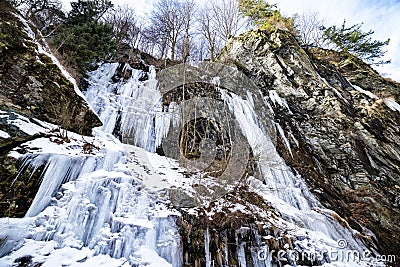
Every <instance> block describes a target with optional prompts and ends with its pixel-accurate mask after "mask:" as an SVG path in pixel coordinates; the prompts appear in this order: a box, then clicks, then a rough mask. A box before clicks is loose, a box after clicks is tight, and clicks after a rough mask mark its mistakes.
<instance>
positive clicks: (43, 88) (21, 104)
mask: <svg viewBox="0 0 400 267" xmlns="http://www.w3.org/2000/svg"><path fill="white" fill-rule="evenodd" d="M4 2H5V1H2V3H1V5H0V16H1V25H0V26H1V28H0V57H1V59H2V60H1V63H0V79H1V84H0V99H1V102H0V103H1V104H0V108H1V110H3V111H7V112H8V111H13V112H17V113H20V114H23V115H25V116H27V117H29V118H36V119H40V120H43V121H46V122H50V123H53V124H56V125H60V126H61V127H63V128H65V129H67V130H70V131H74V132H77V133H81V134H84V135H91V129H92V128H93V127H96V126H99V125H101V123H100V121H99V119H98V118H97V116H96V115H95V114H94V112H92V110H90V108H89V106H88V105H87V103H86V102H85V101H84V99H83V98H82V97H81V96H79V92H78V90H77V88H74V84H73V83H72V82H71V80H70V79H69V77H66V76H65V74H66V73H65V72H64V73H63V71H62V70H61V69H60V68H59V66H57V62H56V59H55V58H54V57H53V56H52V55H51V54H49V53H47V52H46V51H45V49H46V44H44V43H42V44H39V43H38V41H37V40H36V39H38V40H39V41H40V42H42V40H40V38H41V37H40V36H39V34H35V33H34V32H33V31H32V30H31V29H30V28H29V26H28V25H27V24H26V22H25V21H24V20H23V19H22V18H21V17H19V16H18V15H17V13H16V11H15V10H12V8H11V7H10V6H9V5H8V4H7V2H6V3H4ZM75 86H76V85H75Z"/></svg>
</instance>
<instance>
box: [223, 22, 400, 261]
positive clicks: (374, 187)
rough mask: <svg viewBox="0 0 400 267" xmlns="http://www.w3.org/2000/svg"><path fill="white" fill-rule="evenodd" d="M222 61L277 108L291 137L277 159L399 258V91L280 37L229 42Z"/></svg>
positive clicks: (353, 61) (361, 66)
mask: <svg viewBox="0 0 400 267" xmlns="http://www.w3.org/2000/svg"><path fill="white" fill-rule="evenodd" d="M219 61H220V62H226V63H230V64H234V65H236V66H237V68H238V69H240V70H241V71H243V72H244V73H245V74H246V75H247V76H249V77H250V78H252V79H253V80H254V81H255V82H256V84H257V85H258V86H259V87H260V89H261V90H262V92H263V94H264V95H265V96H266V97H269V99H271V100H272V102H274V105H272V108H273V110H274V120H275V122H276V123H278V124H279V125H280V127H281V128H282V129H283V130H284V134H285V136H286V137H288V143H285V142H284V141H285V140H284V138H282V136H280V137H279V136H278V150H279V153H280V155H281V156H282V157H283V158H284V159H285V161H286V162H287V164H289V165H290V166H291V168H292V169H293V170H294V171H295V172H297V173H299V174H301V175H302V176H303V177H304V178H305V179H306V181H307V183H308V185H309V186H310V187H311V188H312V191H313V192H314V194H315V195H316V196H318V198H319V200H320V201H321V202H322V203H323V204H324V205H325V206H326V207H328V208H329V209H332V210H334V211H336V212H337V213H338V214H339V215H340V216H342V217H343V218H345V219H346V220H347V221H348V222H349V223H350V225H351V227H352V228H354V229H357V230H359V231H360V232H362V231H365V229H366V228H367V229H369V230H371V231H372V232H373V233H374V234H375V239H376V242H377V244H378V246H379V250H380V252H381V253H383V254H391V255H397V256H399V255H400V254H399V249H398V248H399V247H400V226H399V224H398V222H399V221H400V171H399V170H400V134H399V131H400V127H399V125H400V106H399V104H398V101H400V84H399V83H397V82H394V81H391V80H390V79H385V78H383V77H381V76H380V75H379V74H378V73H377V72H376V71H375V70H373V69H372V68H371V67H370V66H369V65H367V64H365V63H364V62H362V61H361V60H359V59H357V58H355V57H354V56H352V55H350V54H348V53H338V52H335V51H331V50H324V49H317V48H315V49H312V50H310V51H305V50H303V49H302V47H300V45H299V44H298V42H297V41H296V39H295V38H294V37H293V36H292V35H291V34H290V33H289V32H286V31H282V30H276V31H271V32H267V31H260V30H257V31H250V32H248V33H245V34H243V35H241V36H240V37H238V38H234V39H231V40H230V42H229V43H228V45H227V46H226V48H225V49H224V51H223V53H222V55H221V56H220V57H219ZM274 99H275V100H274ZM276 99H278V100H279V101H276ZM396 101H397V102H396Z"/></svg>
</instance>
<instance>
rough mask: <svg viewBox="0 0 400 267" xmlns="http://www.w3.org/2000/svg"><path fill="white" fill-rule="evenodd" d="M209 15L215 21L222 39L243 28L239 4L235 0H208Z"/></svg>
mask: <svg viewBox="0 0 400 267" xmlns="http://www.w3.org/2000/svg"><path fill="white" fill-rule="evenodd" d="M209 6H210V9H211V15H212V17H213V19H215V21H216V25H217V30H218V31H217V33H218V35H219V37H220V38H221V39H222V40H223V41H224V42H226V41H228V39H229V37H230V36H235V35H236V34H238V33H239V31H240V30H241V29H243V27H244V25H245V21H244V19H243V18H242V16H241V15H240V12H239V5H238V3H237V1H236V0H220V1H212V0H210V2H209Z"/></svg>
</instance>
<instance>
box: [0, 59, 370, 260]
mask: <svg viewBox="0 0 400 267" xmlns="http://www.w3.org/2000/svg"><path fill="white" fill-rule="evenodd" d="M118 67H119V66H118V64H103V65H101V66H100V67H99V68H98V69H97V70H96V71H94V72H92V73H90V78H89V82H90V86H89V88H88V90H87V92H86V93H85V97H86V99H87V100H88V102H89V103H90V105H91V106H92V108H93V109H94V111H95V112H96V113H97V114H98V115H99V117H100V118H101V120H102V122H103V126H102V127H100V128H97V129H95V130H94V135H95V137H94V138H86V139H85V140H83V141H84V142H83V141H82V139H81V137H80V136H78V135H74V134H70V139H71V143H68V144H63V145H58V146H56V145H54V144H53V143H51V142H50V141H48V139H38V140H34V141H32V142H30V143H29V144H28V146H30V147H32V148H34V147H35V148H39V149H38V150H37V149H36V152H35V153H32V154H30V155H29V156H27V155H18V154H17V152H15V151H14V152H13V154H14V156H16V157H17V156H19V157H23V158H25V160H26V161H25V165H29V166H31V167H33V168H37V167H38V166H42V165H43V164H45V166H46V167H45V172H44V173H43V175H42V176H43V182H42V186H41V188H40V190H39V192H38V193H37V196H36V199H35V200H34V204H33V205H32V206H31V208H30V209H29V211H28V213H27V216H26V217H25V218H23V219H8V218H3V219H1V220H0V226H1V227H0V236H1V237H2V238H4V239H5V240H6V242H4V244H3V245H2V246H1V250H0V253H1V255H3V258H2V259H1V260H0V266H3V265H4V266H11V265H12V263H13V262H14V261H15V260H18V259H20V258H21V257H25V256H29V257H31V258H30V261H32V262H33V263H40V264H43V265H42V266H182V264H183V262H182V259H183V257H182V248H181V247H180V238H186V237H180V236H179V232H178V229H177V225H176V218H177V216H179V213H177V212H172V211H171V210H170V209H169V208H168V206H167V204H166V203H168V200H167V199H164V198H163V197H162V195H166V192H165V191H163V190H165V189H167V188H170V187H171V186H175V187H181V188H183V189H184V190H185V191H186V192H187V193H190V192H191V188H190V186H188V183H187V182H188V180H190V179H191V178H184V177H183V175H182V170H181V169H180V168H179V166H178V165H177V163H176V162H174V161H173V160H171V159H168V158H165V157H161V156H158V155H156V154H154V153H152V152H154V151H155V150H156V148H157V147H158V146H159V145H160V144H161V141H162V139H163V138H164V137H165V136H166V135H167V133H168V129H169V126H170V124H171V123H175V122H176V118H175V117H174V115H173V112H169V111H167V112H163V111H162V109H161V94H160V92H159V91H158V89H157V81H156V79H155V70H154V69H150V73H149V74H148V77H149V80H147V81H145V82H141V81H140V77H142V75H143V73H142V71H140V70H134V69H131V68H130V67H129V66H125V67H124V68H123V71H129V72H131V77H130V78H129V79H127V80H124V79H122V78H116V77H115V75H116V72H117V69H118ZM115 80H116V81H115ZM221 96H222V99H223V100H224V101H225V102H226V103H227V105H228V106H229V110H230V111H231V112H232V113H233V114H234V116H235V118H236V120H237V121H238V123H239V125H240V129H241V131H242V133H243V134H244V136H245V137H246V139H247V141H248V143H249V145H250V147H251V148H252V150H253V152H254V153H255V154H256V155H258V156H259V158H258V165H259V167H260V173H261V174H262V178H263V180H264V183H263V182H262V181H260V180H258V179H255V178H253V177H250V178H249V179H248V181H247V182H248V184H249V187H250V188H251V190H254V191H255V192H257V194H259V195H261V196H262V197H263V198H264V199H266V200H267V201H268V202H270V203H271V205H272V206H273V207H274V208H275V209H276V210H277V212H279V214H280V215H281V216H282V218H280V219H274V220H272V219H271V220H270V222H273V223H274V224H275V225H276V226H277V227H279V228H282V229H287V232H288V234H289V235H292V236H296V237H297V238H298V240H300V238H299V237H304V238H303V239H302V240H303V241H298V242H297V244H296V246H297V247H298V248H302V249H303V250H304V251H309V252H310V253H312V252H313V251H315V250H316V249H318V250H319V251H322V250H326V251H328V250H331V251H332V250H337V249H338V245H337V240H340V239H345V240H346V242H348V244H346V245H347V246H348V248H349V249H351V250H357V251H359V252H362V251H364V250H365V249H366V248H365V247H364V245H363V244H362V243H361V242H360V241H359V240H358V239H357V238H354V237H353V236H354V235H356V234H357V233H356V232H355V231H353V230H352V229H350V228H348V227H344V226H343V225H341V224H339V222H338V221H337V220H336V219H335V218H334V216H335V214H334V213H333V212H332V211H330V210H326V209H324V207H323V206H322V205H321V204H320V203H319V202H318V201H317V200H316V198H315V197H314V196H313V195H312V194H311V193H310V191H309V190H308V188H307V186H306V185H305V182H304V181H303V179H302V178H301V177H300V176H296V175H295V174H293V173H292V172H291V170H290V169H289V168H288V166H287V165H286V164H285V162H284V161H283V159H282V158H281V157H280V156H279V155H278V153H277V152H276V148H275V147H274V144H273V142H272V141H271V138H270V137H269V136H268V134H267V133H266V132H265V129H263V128H262V127H261V126H260V123H259V122H258V116H257V113H256V112H255V107H254V103H253V101H252V95H251V93H250V92H247V96H248V97H247V98H246V99H244V98H242V97H240V96H238V95H235V94H233V93H231V94H227V93H226V92H224V91H221ZM271 98H272V99H271V102H273V103H278V104H280V103H283V104H282V105H283V106H286V105H284V103H285V100H284V99H283V98H282V99H280V98H279V96H278V95H273V96H272V97H271ZM277 127H278V132H279V134H281V135H282V138H283V137H285V135H284V134H283V133H282V131H281V129H279V126H277ZM115 134H118V135H120V137H121V138H122V139H123V138H127V139H125V140H123V141H126V142H127V143H129V144H130V145H126V144H123V143H121V142H120V140H118V139H117V138H116V137H115V136H114V135H115ZM285 138H286V137H285ZM84 143H90V144H92V146H93V147H94V150H92V153H83V151H82V146H83V145H84ZM133 145H135V146H133ZM139 147H141V148H139ZM287 149H290V147H289V146H287ZM93 151H94V152H93ZM189 184H190V183H189ZM216 208H218V205H216ZM232 211H241V212H243V213H244V214H245V213H246V212H251V211H248V210H246V207H244V206H242V205H239V204H237V205H236V207H235V208H234V210H232ZM212 212H213V211H211V213H212ZM195 213H196V211H195V209H194V210H193V214H195ZM267 216H268V214H265V217H266V221H268V220H269V219H268V217H267ZM238 231H239V230H238ZM255 236H256V237H257V240H258V241H257V243H258V244H259V245H260V246H262V242H261V236H260V235H259V234H257V233H256V234H255ZM263 238H267V237H263ZM204 241H205V248H204V255H205V256H204V257H205V259H206V266H213V264H214V263H213V260H212V257H211V255H212V251H210V245H209V244H210V242H211V237H210V236H209V231H208V229H207V230H206V231H205V236H204ZM261 248H262V247H259V248H258V249H261ZM236 249H237V252H236V254H237V258H238V260H239V262H240V264H241V266H247V264H250V265H252V266H274V265H273V263H272V261H273V259H272V258H271V257H266V258H265V259H260V258H259V255H257V251H256V250H255V249H256V248H254V250H253V251H252V254H251V257H250V258H248V256H245V255H244V254H245V243H243V241H242V240H240V239H237V244H236ZM266 249H268V248H266ZM224 255H226V256H225V258H226V262H228V257H229V255H228V251H225V252H224ZM267 256H268V253H267ZM245 257H247V258H246V259H245ZM345 261H346V262H345ZM275 262H276V261H275ZM346 264H347V265H346ZM324 265H325V266H352V265H349V263H348V262H347V259H343V260H340V259H339V260H338V261H337V262H334V263H329V261H328V260H326V261H324ZM354 266H367V263H365V262H357V263H355V265H354Z"/></svg>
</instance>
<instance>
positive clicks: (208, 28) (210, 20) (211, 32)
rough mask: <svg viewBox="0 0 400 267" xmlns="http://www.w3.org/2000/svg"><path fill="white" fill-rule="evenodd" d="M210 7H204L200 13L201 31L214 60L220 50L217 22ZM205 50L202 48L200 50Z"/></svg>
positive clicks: (198, 19)
mask: <svg viewBox="0 0 400 267" xmlns="http://www.w3.org/2000/svg"><path fill="white" fill-rule="evenodd" d="M211 13H212V12H211V11H210V9H207V8H203V9H202V10H201V11H200V12H199V14H198V18H197V21H198V24H199V32H200V34H201V35H202V37H203V38H202V39H203V40H204V41H206V42H207V44H208V52H209V56H210V59H211V61H214V59H215V55H216V53H217V50H218V44H217V40H218V39H217V23H216V21H215V20H214V17H213V16H212V14H211ZM200 51H201V52H203V51H202V50H200Z"/></svg>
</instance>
